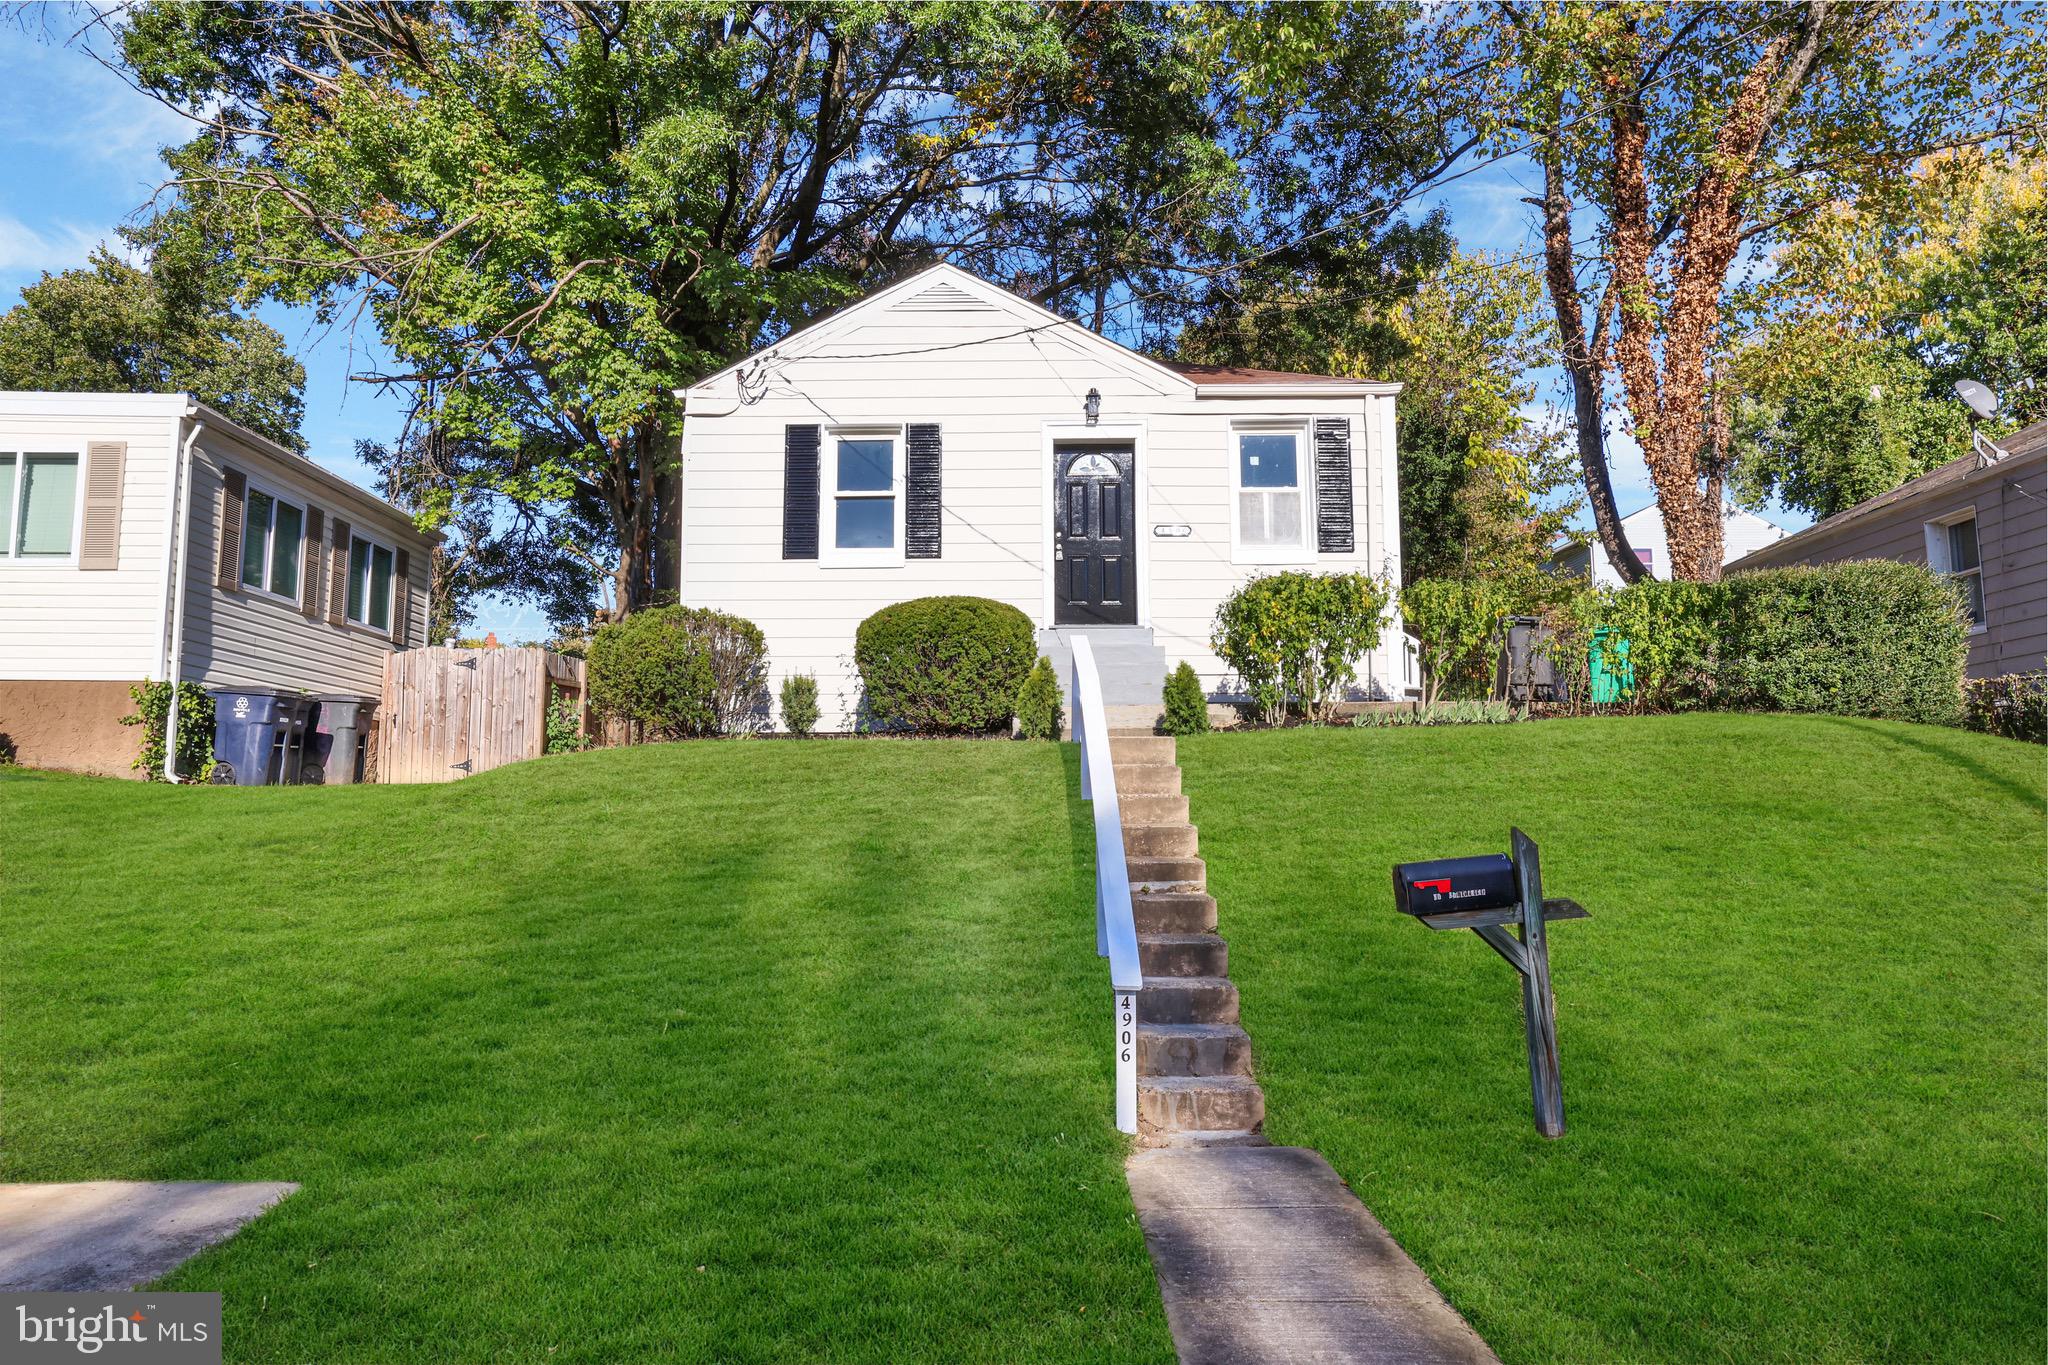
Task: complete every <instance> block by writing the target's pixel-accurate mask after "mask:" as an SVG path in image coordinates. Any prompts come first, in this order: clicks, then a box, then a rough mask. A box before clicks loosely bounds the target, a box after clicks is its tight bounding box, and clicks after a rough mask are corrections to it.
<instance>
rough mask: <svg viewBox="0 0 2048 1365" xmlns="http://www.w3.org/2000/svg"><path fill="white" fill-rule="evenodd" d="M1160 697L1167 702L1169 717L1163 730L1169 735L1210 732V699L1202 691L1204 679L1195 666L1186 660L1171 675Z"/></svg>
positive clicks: (1168, 676) (1166, 707)
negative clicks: (1196, 674) (1197, 674)
mask: <svg viewBox="0 0 2048 1365" xmlns="http://www.w3.org/2000/svg"><path fill="white" fill-rule="evenodd" d="M1160 700H1161V701H1162V702H1163V703H1164V709H1165V712H1166V719H1165V721H1164V722H1163V723H1162V724H1161V725H1160V727H1159V728H1160V729H1161V730H1163V731H1164V732H1165V733H1167V734H1169V735H1201V734H1207V733H1208V731H1209V698H1208V697H1207V696H1206V695H1205V694H1204V693H1203V691H1202V680H1201V679H1200V678H1198V677H1196V676H1195V666H1194V665H1193V664H1191V663H1188V662H1187V661H1186V660H1182V661H1181V665H1180V667H1179V668H1176V669H1174V670H1173V672H1172V673H1170V674H1168V675H1167V678H1166V686H1165V688H1164V689H1163V690H1162V693H1161V697H1160Z"/></svg>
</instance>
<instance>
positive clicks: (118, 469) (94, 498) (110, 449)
mask: <svg viewBox="0 0 2048 1365" xmlns="http://www.w3.org/2000/svg"><path fill="white" fill-rule="evenodd" d="M127 464H128V443H127V442H125V441H93V442H90V443H88V444H87V446H86V447H85V529H84V532H83V534H81V535H80V536H79V538H78V567H79V568H81V569H118V568H119V567H121V476H122V473H123V472H124V470H125V469H126V467H127Z"/></svg>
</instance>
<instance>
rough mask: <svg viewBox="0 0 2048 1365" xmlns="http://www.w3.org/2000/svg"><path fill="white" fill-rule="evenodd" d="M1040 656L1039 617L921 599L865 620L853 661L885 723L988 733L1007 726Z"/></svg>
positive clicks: (981, 600) (1000, 607) (962, 600)
mask: <svg viewBox="0 0 2048 1365" xmlns="http://www.w3.org/2000/svg"><path fill="white" fill-rule="evenodd" d="M1037 657H1038V647H1037V644H1036V642H1035V641H1034V640H1033V638H1032V631H1031V618H1030V617H1028V616H1026V615H1025V614H1024V613H1023V612H1021V611H1019V610H1017V609H1016V608H1015V607H1012V606H1009V605H1006V604H1005V603H1002V602H992V601H990V600H989V599H988V598H986V597H920V598H917V599H915V600H914V601H910V602H898V603H896V604H895V605H894V606H888V607H883V608H882V609H881V610H880V611H878V612H876V613H875V614H874V615H873V616H870V617H869V618H868V619H867V620H865V621H863V622H861V623H860V629H859V630H858V631H857V632H855V634H854V637H853V661H854V665H855V666H856V667H857V668H859V669H860V680H861V685H862V686H863V687H864V688H865V689H866V690H867V704H868V713H869V715H870V716H871V717H872V718H873V719H874V721H875V723H876V724H878V725H882V726H886V727H889V728H895V729H906V730H915V731H918V732H920V733H924V734H981V733H985V732H987V731H989V730H993V729H996V728H997V727H999V726H1002V725H1007V724H1008V723H1009V720H1010V714H1011V710H1012V708H1013V707H1014V706H1015V704H1016V701H1017V689H1018V688H1019V687H1021V686H1023V684H1024V675H1025V674H1027V673H1029V672H1030V671H1031V665H1032V662H1033V660H1035V659H1036V658H1037Z"/></svg>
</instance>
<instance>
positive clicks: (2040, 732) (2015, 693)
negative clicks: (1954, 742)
mask: <svg viewBox="0 0 2048 1365" xmlns="http://www.w3.org/2000/svg"><path fill="white" fill-rule="evenodd" d="M1963 724H1964V725H1965V726H1966V727H1968V728H1969V729H1972V730H1981V731H1983V732H1984V733H1985V734H1987V735H2003V736H2005V737H2006V738H2007V739H2024V740H2027V741H2029V742H2031V743H2034V744H2048V673H2043V672H2038V671H2036V672H2033V673H2008V674H2006V675H2005V676H2004V677H2001V678H1972V679H1970V680H1969V681H1968V682H1966V683H1964V684H1963Z"/></svg>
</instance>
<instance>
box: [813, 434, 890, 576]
mask: <svg viewBox="0 0 2048 1365" xmlns="http://www.w3.org/2000/svg"><path fill="white" fill-rule="evenodd" d="M825 466H826V467H825V474H826V478H825V479H823V480H821V483H822V485H823V489H822V492H823V497H824V503H825V505H824V507H823V508H821V509H820V510H821V511H822V513H823V516H822V517H821V518H820V520H821V521H822V522H823V523H824V526H823V530H824V536H823V539H824V542H825V562H826V563H828V564H829V563H838V564H885V565H886V564H900V563H902V562H903V469H902V450H901V444H900V442H899V441H898V439H897V436H896V433H894V432H871V431H849V432H841V433H837V434H835V435H834V436H833V438H832V450H831V452H830V454H829V456H828V458H827V459H826V461H825Z"/></svg>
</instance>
